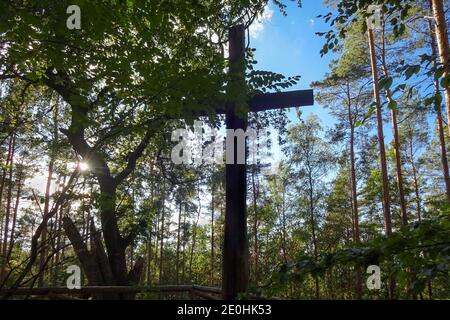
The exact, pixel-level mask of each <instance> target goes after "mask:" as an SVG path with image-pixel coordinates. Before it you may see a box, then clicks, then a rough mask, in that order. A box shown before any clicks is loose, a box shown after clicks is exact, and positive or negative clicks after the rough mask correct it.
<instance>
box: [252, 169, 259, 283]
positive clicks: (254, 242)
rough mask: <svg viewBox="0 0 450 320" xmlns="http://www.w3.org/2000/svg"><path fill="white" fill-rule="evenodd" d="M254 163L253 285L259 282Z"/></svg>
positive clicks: (253, 171) (256, 195)
mask: <svg viewBox="0 0 450 320" xmlns="http://www.w3.org/2000/svg"><path fill="white" fill-rule="evenodd" d="M255 176H256V164H254V165H253V170H252V189H253V214H254V217H253V219H254V221H253V254H254V257H255V266H254V273H255V285H256V286H258V284H259V253H258V206H257V203H256V200H257V197H258V194H257V187H256V181H255V180H256V179H255Z"/></svg>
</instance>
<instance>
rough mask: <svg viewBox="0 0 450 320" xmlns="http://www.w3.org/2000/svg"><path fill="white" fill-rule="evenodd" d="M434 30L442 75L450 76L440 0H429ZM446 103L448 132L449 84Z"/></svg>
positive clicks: (446, 39)
mask: <svg viewBox="0 0 450 320" xmlns="http://www.w3.org/2000/svg"><path fill="white" fill-rule="evenodd" d="M431 5H432V8H433V16H434V23H435V30H436V39H437V46H438V50H439V59H440V62H441V65H442V67H443V68H444V74H443V76H444V77H450V50H449V47H448V31H447V22H446V20H445V12H444V2H443V1H442V0H431ZM443 89H444V92H445V101H446V105H447V126H448V130H449V133H450V86H447V87H446V88H443Z"/></svg>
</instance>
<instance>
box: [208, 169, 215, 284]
mask: <svg viewBox="0 0 450 320" xmlns="http://www.w3.org/2000/svg"><path fill="white" fill-rule="evenodd" d="M212 174H214V171H213V173H212ZM213 179H214V177H213ZM211 189H212V191H211V266H210V268H211V273H210V279H209V284H210V285H211V286H213V282H214V240H215V239H214V201H215V199H214V196H215V194H214V191H215V190H214V182H213V184H212V186H211Z"/></svg>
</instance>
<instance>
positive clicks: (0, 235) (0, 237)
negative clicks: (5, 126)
mask: <svg viewBox="0 0 450 320" xmlns="http://www.w3.org/2000/svg"><path fill="white" fill-rule="evenodd" d="M12 142H13V136H11V137H10V138H9V143H8V154H7V155H6V159H5V166H4V167H3V170H2V171H3V172H2V181H1V184H0V214H1V222H0V254H2V257H3V247H4V242H3V238H4V234H6V232H7V231H5V229H6V228H7V226H5V228H4V227H3V225H4V224H6V221H5V220H6V216H5V215H4V214H3V205H2V203H3V190H4V188H5V184H6V180H7V179H6V176H7V173H8V170H7V168H8V166H9V164H10V161H11V155H12ZM2 272H3V269H2V266H1V265H0V282H1V281H2V279H3V277H2V276H3V274H2Z"/></svg>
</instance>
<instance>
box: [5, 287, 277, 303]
mask: <svg viewBox="0 0 450 320" xmlns="http://www.w3.org/2000/svg"><path fill="white" fill-rule="evenodd" d="M9 290H10V289H8V288H2V289H0V298H1V297H2V296H3V295H5V294H7V293H9ZM150 292H151V293H161V294H164V293H165V294H170V293H187V294H188V295H189V298H190V299H192V300H195V299H198V298H200V299H206V300H220V299H222V295H223V293H222V289H221V288H216V287H206V286H198V285H163V286H156V287H146V286H138V287H124V286H86V287H81V288H80V289H69V288H67V287H43V288H17V289H15V290H14V292H13V294H12V295H13V296H47V297H49V298H51V299H60V300H61V299H63V300H66V299H77V298H75V297H73V296H71V295H75V296H80V295H88V294H111V293H117V294H136V293H150ZM248 298H249V299H252V300H253V299H256V300H266V299H265V298H263V297H260V296H256V295H249V296H248ZM279 299H280V298H271V300H279Z"/></svg>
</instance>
